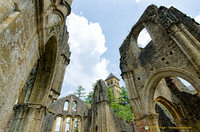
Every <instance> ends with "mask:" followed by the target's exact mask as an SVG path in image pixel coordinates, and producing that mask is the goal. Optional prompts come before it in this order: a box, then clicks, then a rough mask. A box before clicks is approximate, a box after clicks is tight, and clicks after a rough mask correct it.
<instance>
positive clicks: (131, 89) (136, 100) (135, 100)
mask: <svg viewBox="0 0 200 132" xmlns="http://www.w3.org/2000/svg"><path fill="white" fill-rule="evenodd" d="M122 77H123V80H124V81H125V84H126V88H127V91H128V98H129V101H130V104H131V107H132V109H133V113H134V115H135V117H136V118H138V119H139V118H141V116H142V105H141V100H140V97H139V94H138V91H137V88H136V86H135V82H134V79H133V73H132V72H128V73H124V74H122Z"/></svg>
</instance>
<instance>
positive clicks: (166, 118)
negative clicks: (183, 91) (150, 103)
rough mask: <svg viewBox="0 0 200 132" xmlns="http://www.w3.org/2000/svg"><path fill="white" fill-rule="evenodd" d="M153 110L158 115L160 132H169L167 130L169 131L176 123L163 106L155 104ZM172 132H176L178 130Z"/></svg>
mask: <svg viewBox="0 0 200 132" xmlns="http://www.w3.org/2000/svg"><path fill="white" fill-rule="evenodd" d="M155 109H156V113H158V114H159V117H158V124H159V126H160V130H161V131H169V130H167V129H170V127H176V123H175V122H174V117H173V116H172V114H171V113H170V111H169V110H168V109H167V108H166V107H165V106H164V105H162V104H161V103H159V102H157V103H156V105H155ZM174 132H178V130H177V131H174Z"/></svg>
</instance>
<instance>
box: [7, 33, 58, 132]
mask: <svg viewBox="0 0 200 132" xmlns="http://www.w3.org/2000/svg"><path fill="white" fill-rule="evenodd" d="M56 55H57V40H56V37H55V36H52V37H51V38H50V39H49V40H48V42H47V43H46V45H45V52H44V53H43V55H42V56H41V57H40V59H39V62H38V63H36V68H35V67H33V69H36V71H35V70H34V71H35V72H34V73H35V74H34V77H31V79H32V78H34V79H32V80H33V81H31V86H30V87H28V86H29V85H30V84H28V85H27V83H30V80H31V79H30V76H33V75H32V72H31V73H30V75H29V77H28V79H27V81H26V84H25V86H24V87H23V89H22V92H21V93H22V95H21V96H22V97H20V100H19V101H18V104H17V105H15V106H14V118H13V121H12V124H11V127H10V128H9V131H11V132H12V131H21V132H23V131H32V130H34V131H39V130H40V128H41V121H42V120H43V117H44V115H45V112H46V103H47V99H48V95H49V91H50V88H51V84H52V80H53V75H54V72H55V70H54V69H55V62H56Z"/></svg>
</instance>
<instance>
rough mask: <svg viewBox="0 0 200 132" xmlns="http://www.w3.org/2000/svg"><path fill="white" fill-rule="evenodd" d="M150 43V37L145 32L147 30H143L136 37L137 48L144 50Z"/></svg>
mask: <svg viewBox="0 0 200 132" xmlns="http://www.w3.org/2000/svg"><path fill="white" fill-rule="evenodd" d="M150 41H151V37H150V35H149V33H148V32H147V30H146V29H145V28H144V29H143V30H142V31H141V32H140V34H139V36H138V40H137V42H138V45H139V47H142V48H144V47H145V46H146V45H147V44H148V43H149V42H150Z"/></svg>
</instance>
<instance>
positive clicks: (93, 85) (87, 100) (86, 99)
mask: <svg viewBox="0 0 200 132" xmlns="http://www.w3.org/2000/svg"><path fill="white" fill-rule="evenodd" d="M95 85H96V83H93V84H92V91H91V92H90V93H89V94H88V95H87V97H86V98H85V103H86V104H90V105H91V104H92V99H93V94H94V88H95Z"/></svg>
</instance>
